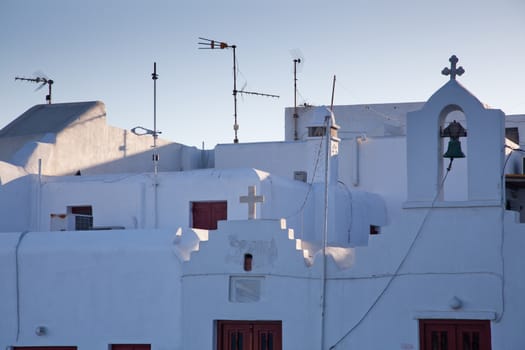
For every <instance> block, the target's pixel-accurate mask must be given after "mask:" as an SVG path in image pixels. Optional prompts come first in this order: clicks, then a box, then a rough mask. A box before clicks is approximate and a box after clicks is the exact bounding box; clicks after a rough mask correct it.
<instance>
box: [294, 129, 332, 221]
mask: <svg viewBox="0 0 525 350" xmlns="http://www.w3.org/2000/svg"><path fill="white" fill-rule="evenodd" d="M327 125H328V121H325V123H324V127H325V130H326V131H325V133H324V134H323V135H321V139H320V140H319V146H318V148H317V156H316V158H315V163H314V171H313V174H312V179H311V181H310V183H308V191H307V192H306V195H305V196H304V200H303V203H302V204H301V206H300V207H299V209H297V210H296V211H295V212H293V213H292V214H290V215H287V216H285V217H284V218H285V219H289V218H291V217H294V216H296V215H298V214H299V213H302V212H303V210H304V207H305V206H306V203H307V202H308V198H309V196H310V193H311V192H312V188H313V182H314V179H315V175H316V174H317V170H318V168H319V160H320V159H321V149H322V148H323V147H322V146H323V140H324V138H325V135H326V133H327V132H328V130H327V129H328V127H327Z"/></svg>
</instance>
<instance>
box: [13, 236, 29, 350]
mask: <svg viewBox="0 0 525 350" xmlns="http://www.w3.org/2000/svg"><path fill="white" fill-rule="evenodd" d="M28 232H29V231H24V232H22V233H21V234H20V236H18V241H17V242H16V247H15V278H16V281H15V282H16V341H15V343H18V338H19V337H20V263H19V257H18V249H19V248H20V244H21V243H22V240H23V239H24V236H25V235H26V234H27V233H28Z"/></svg>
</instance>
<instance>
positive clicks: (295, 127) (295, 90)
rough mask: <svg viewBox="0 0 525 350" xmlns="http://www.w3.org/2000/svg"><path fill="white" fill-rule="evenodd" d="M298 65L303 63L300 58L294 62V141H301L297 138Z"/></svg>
mask: <svg viewBox="0 0 525 350" xmlns="http://www.w3.org/2000/svg"><path fill="white" fill-rule="evenodd" d="M297 63H301V59H300V58H294V60H293V139H294V140H295V141H297V140H299V137H298V136H297V119H298V118H299V114H297Z"/></svg>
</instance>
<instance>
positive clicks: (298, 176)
mask: <svg viewBox="0 0 525 350" xmlns="http://www.w3.org/2000/svg"><path fill="white" fill-rule="evenodd" d="M293 178H294V180H297V181H302V182H306V180H307V179H308V173H307V172H306V171H294V172H293Z"/></svg>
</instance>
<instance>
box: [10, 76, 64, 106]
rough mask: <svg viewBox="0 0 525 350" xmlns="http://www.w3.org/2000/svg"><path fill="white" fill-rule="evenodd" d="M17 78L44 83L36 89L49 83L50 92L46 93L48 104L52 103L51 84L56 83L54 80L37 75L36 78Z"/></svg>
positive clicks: (18, 78) (17, 78)
mask: <svg viewBox="0 0 525 350" xmlns="http://www.w3.org/2000/svg"><path fill="white" fill-rule="evenodd" d="M15 80H22V81H30V82H32V83H37V84H42V85H40V86H39V87H37V88H36V90H35V91H37V90H40V89H41V88H43V87H44V86H45V85H47V86H48V91H49V93H48V94H47V95H46V101H47V103H48V104H51V86H52V85H53V83H54V81H53V80H51V79H48V78H45V77H36V78H23V77H15Z"/></svg>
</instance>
